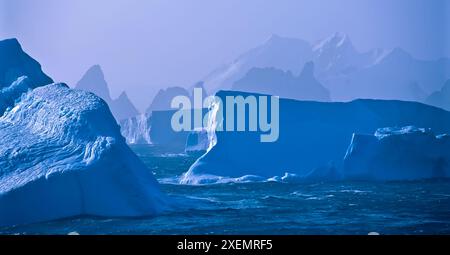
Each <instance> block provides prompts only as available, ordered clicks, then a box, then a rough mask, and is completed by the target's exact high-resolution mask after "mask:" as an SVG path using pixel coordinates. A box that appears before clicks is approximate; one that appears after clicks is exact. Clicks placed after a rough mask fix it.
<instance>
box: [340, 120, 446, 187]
mask: <svg viewBox="0 0 450 255" xmlns="http://www.w3.org/2000/svg"><path fill="white" fill-rule="evenodd" d="M449 164H450V136H448V135H446V134H441V135H436V134H435V133H434V132H433V131H432V130H431V129H426V128H417V127H414V126H407V127H401V128H395V127H390V128H381V129H378V130H377V131H376V132H375V134H374V135H364V134H354V135H353V138H352V142H351V144H350V146H349V148H348V150H347V153H346V155H345V159H344V175H345V177H346V178H351V179H371V180H415V179H426V178H443V177H450V165H449Z"/></svg>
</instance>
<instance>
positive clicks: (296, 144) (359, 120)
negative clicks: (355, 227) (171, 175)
mask: <svg viewBox="0 0 450 255" xmlns="http://www.w3.org/2000/svg"><path fill="white" fill-rule="evenodd" d="M238 95H241V96H243V97H246V96H248V95H254V94H251V93H244V92H237V91H220V92H218V93H217V94H216V96H218V97H219V98H221V99H222V101H223V102H226V101H225V99H224V98H225V97H226V96H238ZM224 107H226V106H224ZM279 109H280V112H279V120H280V123H279V139H278V140H277V141H276V142H272V143H261V142H260V135H261V134H263V132H261V131H257V132H249V131H241V132H238V131H216V132H215V140H216V141H215V145H214V146H213V147H212V148H210V149H209V150H208V152H207V153H206V154H204V155H203V156H201V157H200V158H199V159H198V160H197V161H196V162H195V163H194V164H193V165H192V166H191V167H190V169H189V171H188V172H186V173H185V174H184V176H183V178H182V179H181V183H185V184H193V183H201V182H202V181H201V178H202V176H222V177H229V178H238V177H241V176H245V175H255V176H260V177H263V178H264V179H268V178H272V177H274V176H283V175H284V173H290V174H295V175H297V176H300V177H305V178H309V179H320V178H328V176H330V175H332V176H333V179H337V178H339V174H340V173H339V172H338V171H336V169H339V170H340V169H341V168H342V164H343V159H344V156H345V154H346V150H347V148H348V145H349V142H350V141H351V138H352V135H353V133H366V134H371V133H374V132H375V131H376V130H377V129H378V128H380V127H389V126H409V125H414V126H420V127H427V128H431V129H432V130H434V131H435V132H437V133H440V134H444V133H449V132H450V112H447V111H445V110H442V109H439V108H436V107H433V106H429V105H425V104H422V103H418V102H407V101H396V100H372V99H359V100H354V101H351V102H347V103H343V102H313V101H297V100H291V99H280V106H279ZM246 118H248V113H247V114H246ZM225 120H226V119H225ZM215 121H217V120H215ZM235 121H236V120H235ZM213 122H214V121H213ZM247 123H248V120H247ZM215 125H217V123H216V124H215ZM333 169H335V170H333Z"/></svg>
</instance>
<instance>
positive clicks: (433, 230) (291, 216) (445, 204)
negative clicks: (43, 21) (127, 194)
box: [0, 146, 450, 235]
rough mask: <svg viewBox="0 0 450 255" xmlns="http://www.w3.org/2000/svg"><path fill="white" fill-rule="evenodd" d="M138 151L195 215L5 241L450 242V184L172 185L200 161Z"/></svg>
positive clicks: (89, 224) (42, 226) (100, 224)
mask: <svg viewBox="0 0 450 255" xmlns="http://www.w3.org/2000/svg"><path fill="white" fill-rule="evenodd" d="M132 148H133V150H134V151H135V152H136V153H137V154H138V156H139V157H140V158H141V159H142V160H143V161H144V163H145V164H146V165H147V166H148V167H149V169H150V170H151V171H152V172H153V173H154V174H155V176H156V177H157V178H158V180H160V181H161V182H162V183H163V184H162V185H161V186H162V189H163V190H164V191H165V192H166V193H168V194H169V195H170V196H171V197H173V198H175V199H176V200H180V201H182V200H186V201H188V203H189V204H190V205H192V206H191V207H187V208H185V209H182V210H179V211H174V212H169V213H166V214H163V215H161V216H158V217H153V218H139V219H105V218H86V217H83V218H72V219H65V220H58V221H52V222H46V223H39V224H32V225H26V226H16V227H10V228H3V229H0V233H1V234H68V233H71V232H72V233H73V232H74V233H79V234H363V235H366V234H368V233H369V232H378V233H380V234H450V181H416V182H388V183H364V182H340V183H315V184H288V183H277V182H259V183H227V184H214V185H202V186H187V185H178V184H175V181H170V180H176V179H177V178H178V177H179V176H180V175H181V174H182V173H183V172H185V171H186V170H187V169H188V168H189V166H190V165H191V164H192V163H193V162H194V161H195V159H196V158H197V157H198V155H185V154H171V153H168V152H167V151H164V150H162V149H160V148H157V147H153V146H133V147H132Z"/></svg>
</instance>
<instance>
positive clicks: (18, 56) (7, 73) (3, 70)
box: [0, 39, 53, 89]
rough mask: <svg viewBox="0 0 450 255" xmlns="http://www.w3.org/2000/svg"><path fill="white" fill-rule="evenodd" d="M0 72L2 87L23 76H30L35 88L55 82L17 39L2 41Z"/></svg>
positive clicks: (0, 85)
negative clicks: (23, 48)
mask: <svg viewBox="0 0 450 255" xmlns="http://www.w3.org/2000/svg"><path fill="white" fill-rule="evenodd" d="M0 74H1V75H0V89H1V88H3V87H8V86H10V85H11V83H13V82H14V81H16V80H17V78H19V77H21V76H26V77H28V79H29V81H30V85H32V87H33V88H35V87H39V86H42V85H47V84H50V83H53V80H52V79H51V78H50V77H48V76H47V75H46V74H45V73H43V72H42V69H41V65H40V64H39V63H38V62H37V61H36V60H34V59H33V58H31V57H30V56H29V55H28V54H26V53H25V52H24V51H23V50H22V47H21V46H20V44H19V42H18V41H17V39H7V40H3V41H0Z"/></svg>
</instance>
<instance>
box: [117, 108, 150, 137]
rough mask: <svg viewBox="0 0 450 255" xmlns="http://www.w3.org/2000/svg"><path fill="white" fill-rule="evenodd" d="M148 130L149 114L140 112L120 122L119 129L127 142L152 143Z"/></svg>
mask: <svg viewBox="0 0 450 255" xmlns="http://www.w3.org/2000/svg"><path fill="white" fill-rule="evenodd" d="M150 130H151V118H150V115H149V114H140V115H138V116H136V117H132V118H129V119H125V120H122V121H121V122H120V131H121V133H122V136H123V137H125V139H126V141H127V143H128V144H152V139H151V138H150Z"/></svg>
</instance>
